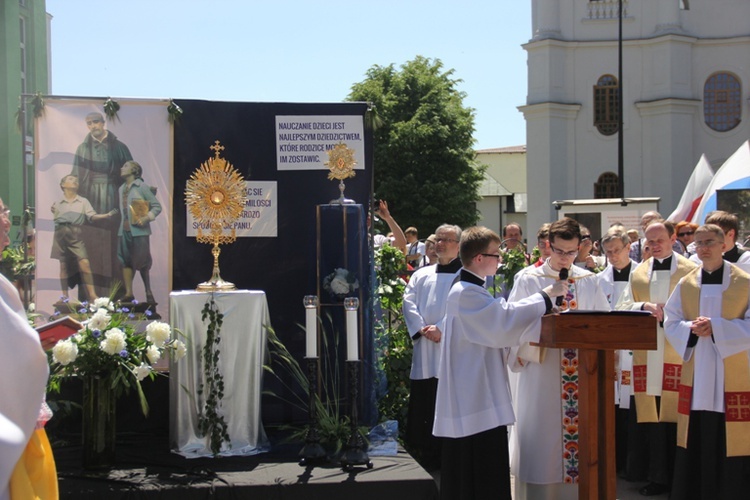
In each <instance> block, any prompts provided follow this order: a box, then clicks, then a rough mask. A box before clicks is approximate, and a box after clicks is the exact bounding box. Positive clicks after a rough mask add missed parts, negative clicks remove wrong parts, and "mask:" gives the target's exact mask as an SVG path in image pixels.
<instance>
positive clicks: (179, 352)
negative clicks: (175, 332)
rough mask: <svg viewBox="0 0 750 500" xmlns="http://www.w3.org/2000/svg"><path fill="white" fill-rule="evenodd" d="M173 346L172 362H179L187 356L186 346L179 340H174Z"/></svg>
mask: <svg viewBox="0 0 750 500" xmlns="http://www.w3.org/2000/svg"><path fill="white" fill-rule="evenodd" d="M172 345H173V346H174V353H175V354H174V360H175V361H179V360H181V359H182V358H184V357H185V355H186V354H187V346H186V345H185V343H184V342H183V341H181V340H175V341H174V343H173V344H172Z"/></svg>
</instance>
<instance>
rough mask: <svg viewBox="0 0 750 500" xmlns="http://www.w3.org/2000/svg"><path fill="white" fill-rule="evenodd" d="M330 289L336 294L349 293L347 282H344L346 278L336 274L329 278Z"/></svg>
mask: <svg viewBox="0 0 750 500" xmlns="http://www.w3.org/2000/svg"><path fill="white" fill-rule="evenodd" d="M331 291H333V293H335V294H336V295H343V294H347V293H349V283H347V282H346V279H344V278H341V277H339V276H337V277H335V278H333V280H331Z"/></svg>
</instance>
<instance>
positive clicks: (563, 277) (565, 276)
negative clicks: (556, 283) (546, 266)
mask: <svg viewBox="0 0 750 500" xmlns="http://www.w3.org/2000/svg"><path fill="white" fill-rule="evenodd" d="M560 279H561V280H566V279H568V268H566V267H563V268H562V269H560ZM562 303H563V298H562V295H559V296H558V297H557V299H555V305H556V306H558V307H559V306H561V305H562Z"/></svg>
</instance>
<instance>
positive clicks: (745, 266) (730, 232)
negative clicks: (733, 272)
mask: <svg viewBox="0 0 750 500" xmlns="http://www.w3.org/2000/svg"><path fill="white" fill-rule="evenodd" d="M705 223H706V224H715V225H717V226H719V227H720V228H721V230H722V231H723V232H724V240H725V241H726V248H725V249H724V255H723V258H724V260H726V261H727V262H731V263H732V264H735V265H736V266H737V267H739V268H740V269H742V270H743V271H745V272H746V273H748V272H750V252H749V251H747V250H746V249H744V248H742V247H741V246H739V245H737V233H739V231H740V221H739V219H738V218H737V216H736V215H734V214H730V213H729V212H725V211H723V210H714V211H713V212H710V213H709V214H708V215H707V216H706V222H705ZM690 260H692V261H693V262H695V263H696V264H700V257H699V256H698V252H697V251H695V253H693V255H691V256H690Z"/></svg>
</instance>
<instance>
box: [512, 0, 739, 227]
mask: <svg viewBox="0 0 750 500" xmlns="http://www.w3.org/2000/svg"><path fill="white" fill-rule="evenodd" d="M621 1H622V7H623V22H622V39H623V46H622V47H623V49H622V53H623V57H622V66H623V71H622V75H619V74H618V24H619V23H618V10H619V2H620V0H532V2H531V4H532V7H531V8H532V38H531V40H530V41H529V42H528V43H526V44H525V45H524V49H525V50H526V51H527V53H528V93H527V98H526V104H525V105H524V106H520V107H519V109H520V111H521V112H523V114H524V117H525V119H526V144H527V152H528V153H527V155H528V156H527V172H526V175H527V185H528V207H529V208H528V210H529V212H528V228H529V229H528V231H529V232H533V231H534V230H535V228H537V227H539V226H540V225H541V224H542V223H544V222H548V221H550V220H554V219H556V218H557V214H556V213H555V210H554V208H553V207H552V204H551V202H552V201H553V200H569V199H581V198H611V197H612V198H614V197H617V182H618V176H617V172H618V162H617V156H618V154H617V150H618V146H617V144H618V139H617V134H618V129H619V124H618V122H619V114H618V98H619V87H620V85H621V84H622V92H623V96H622V99H623V134H624V135H623V138H624V148H623V156H624V162H623V165H624V168H623V170H624V186H625V192H624V196H625V197H626V198H627V197H651V196H658V197H661V202H660V204H659V209H660V211H661V212H662V213H665V214H668V213H669V212H671V211H672V210H673V209H674V207H675V206H676V204H677V202H678V201H679V199H680V196H681V195H682V191H683V189H684V187H685V184H686V182H687V179H688V177H689V176H690V174H691V172H692V170H693V167H694V166H695V165H696V163H697V162H698V160H699V158H700V156H701V154H705V155H706V156H707V158H708V159H709V161H710V162H711V164H712V166H713V167H714V169H717V168H718V167H720V166H721V164H722V163H723V161H724V160H725V159H726V158H727V157H729V156H730V155H731V154H732V153H733V152H734V151H735V150H736V149H737V148H738V147H739V146H740V145H741V144H742V143H743V142H744V141H746V140H747V139H748V138H750V120H749V119H748V103H749V102H750V101H749V100H748V98H749V96H750V93H748V86H749V85H750V22H748V19H750V2H749V1H747V0H621Z"/></svg>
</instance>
